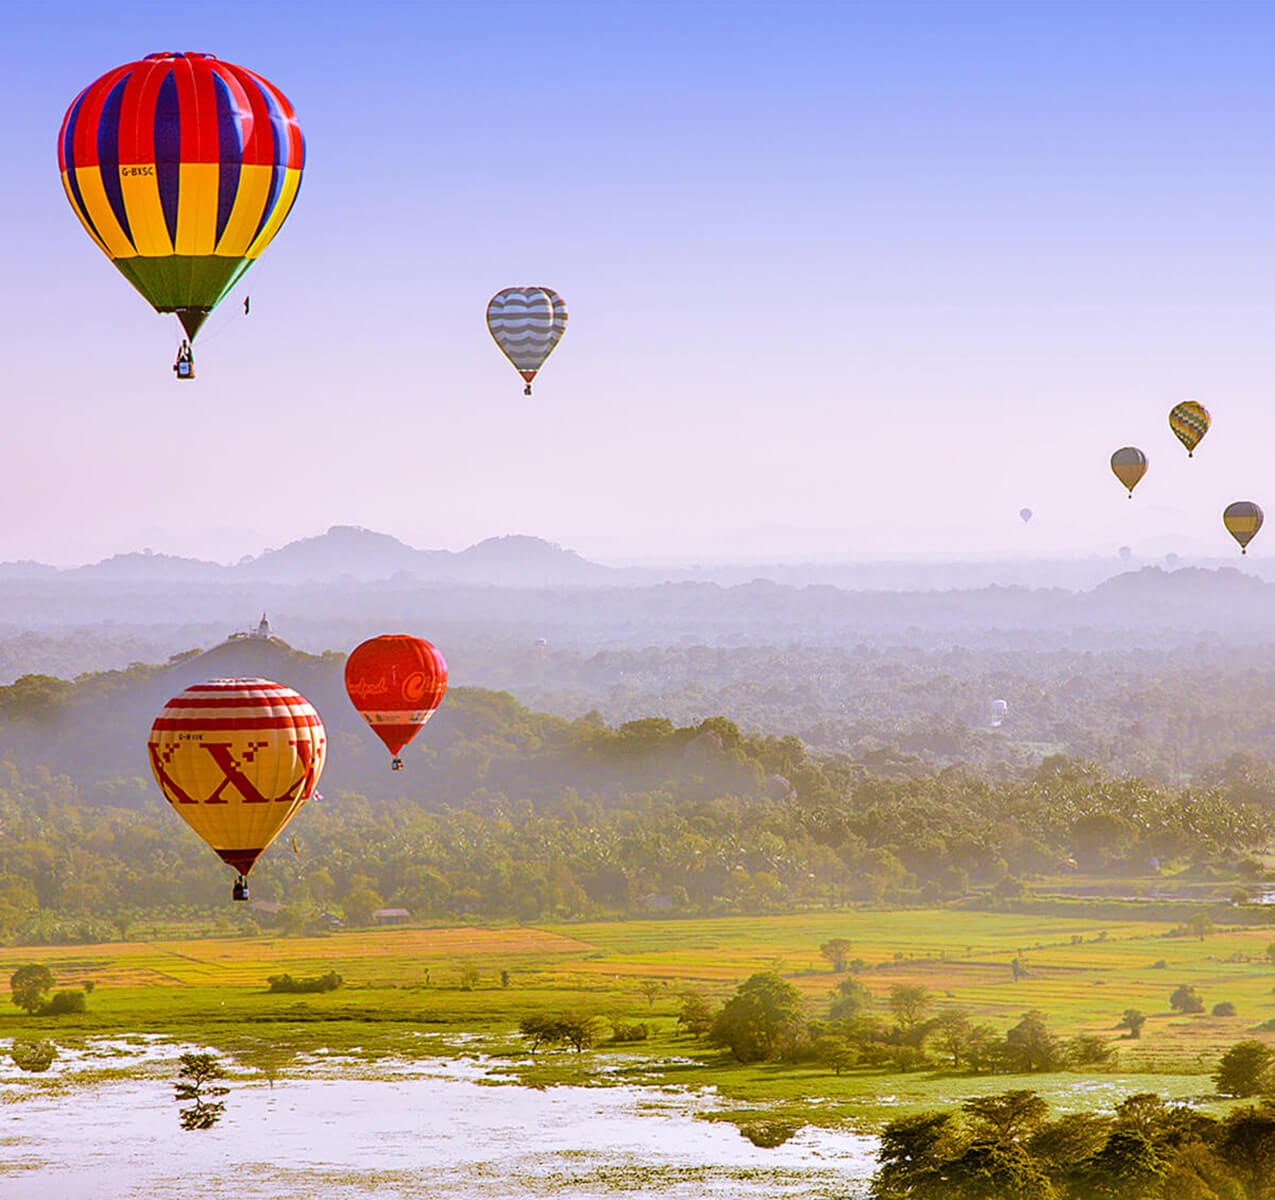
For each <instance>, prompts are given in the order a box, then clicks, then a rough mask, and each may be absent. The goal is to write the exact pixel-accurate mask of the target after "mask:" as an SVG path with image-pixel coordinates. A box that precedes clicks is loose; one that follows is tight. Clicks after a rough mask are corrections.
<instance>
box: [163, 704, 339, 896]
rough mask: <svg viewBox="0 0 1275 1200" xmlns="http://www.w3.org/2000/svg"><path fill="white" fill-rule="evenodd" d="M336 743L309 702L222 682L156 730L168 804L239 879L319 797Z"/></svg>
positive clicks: (241, 881)
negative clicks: (330, 749)
mask: <svg viewBox="0 0 1275 1200" xmlns="http://www.w3.org/2000/svg"><path fill="white" fill-rule="evenodd" d="M326 748H327V735H326V734H325V732H324V729H323V722H322V721H321V720H320V719H319V714H318V713H317V712H315V711H314V709H313V708H312V707H311V706H310V703H309V702H308V701H307V700H306V698H305V697H304V696H301V695H299V694H298V693H296V692H294V691H293V690H292V689H291V688H289V687H284V686H283V685H282V684H278V683H271V682H270V680H268V679H212V680H209V681H208V682H207V683H197V684H194V685H193V686H191V687H188V688H187V689H186V690H185V691H184V692H180V693H179V694H178V695H176V696H174V697H173V698H172V699H171V700H170V701H169V702H168V703H167V704H165V705H164V707H163V709H162V710H161V711H160V714H159V716H158V717H156V718H155V723H154V724H153V725H152V726H151V733H150V741H149V744H148V749H149V751H150V760H151V770H152V771H153V772H154V773H155V781H156V782H157V783H158V784H159V789H160V791H161V792H163V793H164V797H165V798H166V799H167V800H168V802H169V804H171V805H172V806H173V808H174V809H175V810H176V812H177V814H178V816H180V817H181V818H182V819H183V820H184V821H185V822H186V824H187V825H189V826H190V827H191V828H192V829H193V830H194V831H195V832H196V833H197V834H199V836H200V837H201V838H203V839H204V841H205V842H207V843H208V845H209V846H211V847H212V848H213V850H215V851H216V852H217V854H218V855H219V856H220V857H221V859H222V860H223V861H224V862H225V863H227V864H228V865H229V866H231V867H234V869H235V870H236V871H237V872H238V873H239V877H238V879H237V880H236V881H235V888H234V898H235V899H236V900H247V899H248V878H247V876H248V872H249V871H251V870H252V865H253V863H255V862H256V861H257V859H258V857H260V855H261V852H262V851H263V850H264V849H265V848H266V847H267V846H268V845H270V843H271V842H273V841H274V839H275V838H276V837H278V835H279V834H280V832H281V831H282V830H283V827H284V826H285V825H287V823H288V822H289V821H291V820H292V818H293V817H294V816H295V815H296V813H297V810H298V809H299V808H300V807H301V806H302V805H303V804H304V803H305V802H306V801H307V800H308V799H310V797H311V796H312V795H314V790H315V788H316V786H317V785H318V782H319V773H320V772H321V771H322V770H323V760H324V756H325V753H326Z"/></svg>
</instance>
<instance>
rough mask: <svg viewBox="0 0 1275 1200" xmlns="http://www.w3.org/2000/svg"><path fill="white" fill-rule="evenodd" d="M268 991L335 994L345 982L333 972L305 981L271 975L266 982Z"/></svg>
mask: <svg viewBox="0 0 1275 1200" xmlns="http://www.w3.org/2000/svg"><path fill="white" fill-rule="evenodd" d="M266 982H267V983H269V985H270V987H269V989H268V990H269V991H272V992H289V993H294V994H296V993H312V992H335V991H336V989H337V988H339V987H340V986H341V985H342V984H343V983H344V982H345V980H344V979H342V978H341V976H340V975H338V974H337V973H336V972H335V971H329V972H328V973H327V974H326V975H313V976H310V977H309V978H307V979H293V978H292V976H291V975H288V974H286V973H285V974H283V975H271V976H270V977H269V978H268V979H267V980H266Z"/></svg>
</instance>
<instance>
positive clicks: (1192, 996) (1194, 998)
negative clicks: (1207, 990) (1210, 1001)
mask: <svg viewBox="0 0 1275 1200" xmlns="http://www.w3.org/2000/svg"><path fill="white" fill-rule="evenodd" d="M1169 1007H1170V1008H1171V1009H1173V1011H1174V1012H1180V1013H1202V1012H1203V1011H1204V998H1203V997H1202V996H1201V995H1200V993H1199V992H1197V991H1196V990H1195V988H1193V987H1191V986H1190V985H1189V984H1185V983H1180V984H1178V986H1177V987H1176V988H1174V989H1173V992H1172V993H1171V994H1170V996H1169Z"/></svg>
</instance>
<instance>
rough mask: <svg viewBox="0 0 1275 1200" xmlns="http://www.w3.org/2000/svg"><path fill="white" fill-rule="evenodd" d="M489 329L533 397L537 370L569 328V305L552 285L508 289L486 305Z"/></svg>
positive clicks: (525, 389)
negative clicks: (532, 385)
mask: <svg viewBox="0 0 1275 1200" xmlns="http://www.w3.org/2000/svg"><path fill="white" fill-rule="evenodd" d="M487 329H488V331H489V332H490V333H491V336H492V338H493V339H495V342H496V345H497V346H499V347H500V350H501V353H502V354H504V356H505V357H506V358H507V359H508V360H509V361H510V362H511V363H513V365H514V369H515V370H516V371H517V372H518V374H519V375H521V376H522V378H523V380H524V382H525V383H526V385H527V386H526V387H524V388H523V395H525V396H530V395H531V381H532V380H533V379H535V377H536V372H537V371H539V370H540V368H541V367H543V366H544V364H545V359H547V358H548V357H549V355H550V354H552V353H553V349H554V347H555V346H556V345H557V344H558V343H559V342H560V341H561V340H562V335H563V334H564V333H566V331H567V304H566V301H565V300H563V298H562V297H561V296H559V295H558V293H557V292H555V291H554V290H553V289H552V288H546V287H513V288H505V289H504V291H501V292H497V293H496V294H495V295H494V296H493V297H492V298H491V300H490V301H489V302H488V304H487Z"/></svg>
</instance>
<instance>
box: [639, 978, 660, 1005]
mask: <svg viewBox="0 0 1275 1200" xmlns="http://www.w3.org/2000/svg"><path fill="white" fill-rule="evenodd" d="M638 991H639V992H641V993H642V995H643V996H645V997H646V1006H647V1008H650V1007H651V1006H652V1005H653V1004H654V1003H655V997H656V996H658V995H659V994H660V982H659V980H658V979H644V980H642V982H641V983H640V984H638Z"/></svg>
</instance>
